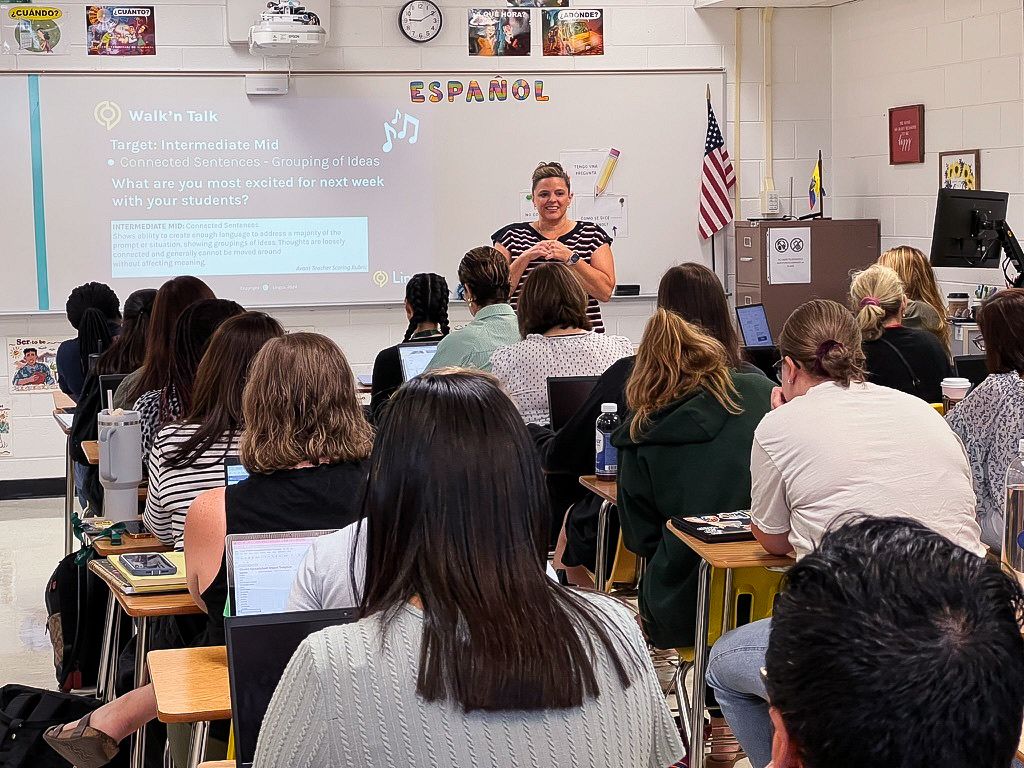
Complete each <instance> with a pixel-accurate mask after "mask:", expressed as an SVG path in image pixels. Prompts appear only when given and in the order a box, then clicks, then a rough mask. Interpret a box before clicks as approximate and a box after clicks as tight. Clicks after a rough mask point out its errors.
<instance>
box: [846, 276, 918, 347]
mask: <svg viewBox="0 0 1024 768" xmlns="http://www.w3.org/2000/svg"><path fill="white" fill-rule="evenodd" d="M906 300H907V295H906V293H905V292H904V291H903V282H902V281H901V280H900V276H899V275H897V274H896V271H895V270H893V269H890V268H889V267H883V266H882V265H881V264H872V265H871V266H870V267H868V268H867V269H865V270H863V271H861V272H855V273H854V274H853V281H852V282H851V283H850V309H852V310H853V312H854V313H855V314H856V316H857V324H858V325H859V326H860V332H861V335H862V336H863V337H864V341H874V340H875V339H877V338H879V337H880V336H881V335H882V330H883V328H882V325H883V324H884V323H885V321H886V320H888V319H890V318H892V317H893V316H895V315H896V314H898V313H899V311H900V310H901V309H902V308H903V305H904V302H906Z"/></svg>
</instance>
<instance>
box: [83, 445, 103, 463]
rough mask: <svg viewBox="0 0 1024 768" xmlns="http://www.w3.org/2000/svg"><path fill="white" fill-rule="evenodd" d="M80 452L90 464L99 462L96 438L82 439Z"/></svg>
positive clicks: (98, 447) (98, 448) (98, 446)
mask: <svg viewBox="0 0 1024 768" xmlns="http://www.w3.org/2000/svg"><path fill="white" fill-rule="evenodd" d="M82 453H84V454H85V458H86V459H88V460H89V463H90V464H99V463H100V444H99V441H98V440H83V441H82Z"/></svg>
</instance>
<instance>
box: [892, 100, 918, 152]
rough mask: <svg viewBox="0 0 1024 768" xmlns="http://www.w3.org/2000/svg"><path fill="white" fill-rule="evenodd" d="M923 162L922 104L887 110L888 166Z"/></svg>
mask: <svg viewBox="0 0 1024 768" xmlns="http://www.w3.org/2000/svg"><path fill="white" fill-rule="evenodd" d="M923 162H924V104H910V105H908V106H906V107H893V108H892V109H890V110H889V165H903V164H904V163H923Z"/></svg>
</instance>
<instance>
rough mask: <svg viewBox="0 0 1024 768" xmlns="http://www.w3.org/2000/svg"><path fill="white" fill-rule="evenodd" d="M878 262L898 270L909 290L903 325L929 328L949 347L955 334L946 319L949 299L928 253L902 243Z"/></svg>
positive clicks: (907, 290) (922, 329) (925, 329)
mask: <svg viewBox="0 0 1024 768" xmlns="http://www.w3.org/2000/svg"><path fill="white" fill-rule="evenodd" d="M878 263H879V264H881V265H882V266H883V267H889V268H890V269H893V270H895V271H896V274H897V275H899V278H900V282H901V283H903V290H904V291H905V292H906V294H907V308H906V309H905V310H903V327H904V328H913V329H914V330H919V331H928V332H929V333H931V334H933V335H934V336H935V338H937V339H938V340H939V342H941V344H942V346H943V348H944V349H945V350H947V351H948V350H949V349H950V346H951V344H952V336H953V334H952V332H951V331H950V327H949V323H947V322H946V314H947V312H946V302H944V301H943V300H942V294H941V293H940V292H939V286H938V284H937V283H936V282H935V272H934V271H933V270H932V265H931V264H930V263H929V262H928V257H927V256H925V255H924V252H923V251H920V250H918V249H917V248H911V247H910V246H909V245H900V246H897V247H896V248H890V249H889V250H888V251H886V252H885V253H883V254H882V255H881V256H880V257H879V258H878Z"/></svg>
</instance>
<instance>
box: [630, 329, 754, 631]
mask: <svg viewBox="0 0 1024 768" xmlns="http://www.w3.org/2000/svg"><path fill="white" fill-rule="evenodd" d="M771 393H772V385H771V382H769V381H768V379H767V378H766V377H764V376H762V375H760V374H755V373H739V372H737V371H735V370H732V369H730V367H729V357H728V355H727V354H726V352H725V348H724V347H723V346H722V345H721V344H720V343H719V342H718V341H717V340H715V339H713V338H711V337H710V336H707V335H705V334H703V333H701V332H700V331H699V330H698V329H697V327H696V326H694V325H690V324H689V323H688V322H686V321H685V320H684V319H683V318H681V317H680V316H679V315H677V314H675V313H674V312H668V311H667V310H664V309H659V310H657V311H656V312H655V313H654V317H652V318H651V319H650V321H649V322H648V323H647V328H646V330H645V331H644V337H643V339H642V340H641V342H640V349H639V351H638V352H637V355H636V365H635V366H634V367H633V373H632V375H631V376H630V377H629V382H628V383H627V384H626V402H627V404H628V405H629V416H628V417H627V418H626V419H625V420H624V422H623V425H622V427H621V428H620V429H619V430H618V431H617V432H616V433H615V434H614V435H613V436H612V443H613V444H614V445H615V446H616V447H618V449H619V483H618V487H619V502H618V508H619V524H620V525H621V526H622V538H623V541H624V542H625V545H626V548H627V549H628V550H629V551H631V552H634V553H635V554H637V555H638V556H640V557H644V558H647V568H646V570H645V571H644V575H643V578H641V580H640V594H639V607H640V616H641V619H642V620H643V626H644V631H645V633H646V634H647V639H648V640H649V641H650V642H651V644H652V645H654V646H655V647H657V648H680V647H684V646H691V645H693V631H694V616H695V613H696V606H697V566H698V565H699V564H700V558H699V557H698V556H697V555H696V554H695V553H694V552H693V550H691V549H690V548H689V547H687V546H686V545H685V544H684V543H683V542H681V541H680V540H679V538H678V537H677V536H675V535H674V534H673V533H672V532H671V531H669V530H668V529H667V528H666V526H665V523H666V522H668V521H669V520H670V519H671V518H673V517H684V516H687V515H714V514H718V513H720V512H734V511H736V510H740V509H749V508H750V448H751V445H752V443H753V441H754V430H755V429H756V428H757V425H758V423H760V421H761V419H762V417H763V416H764V415H765V414H766V413H768V411H769V409H770V406H771Z"/></svg>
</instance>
